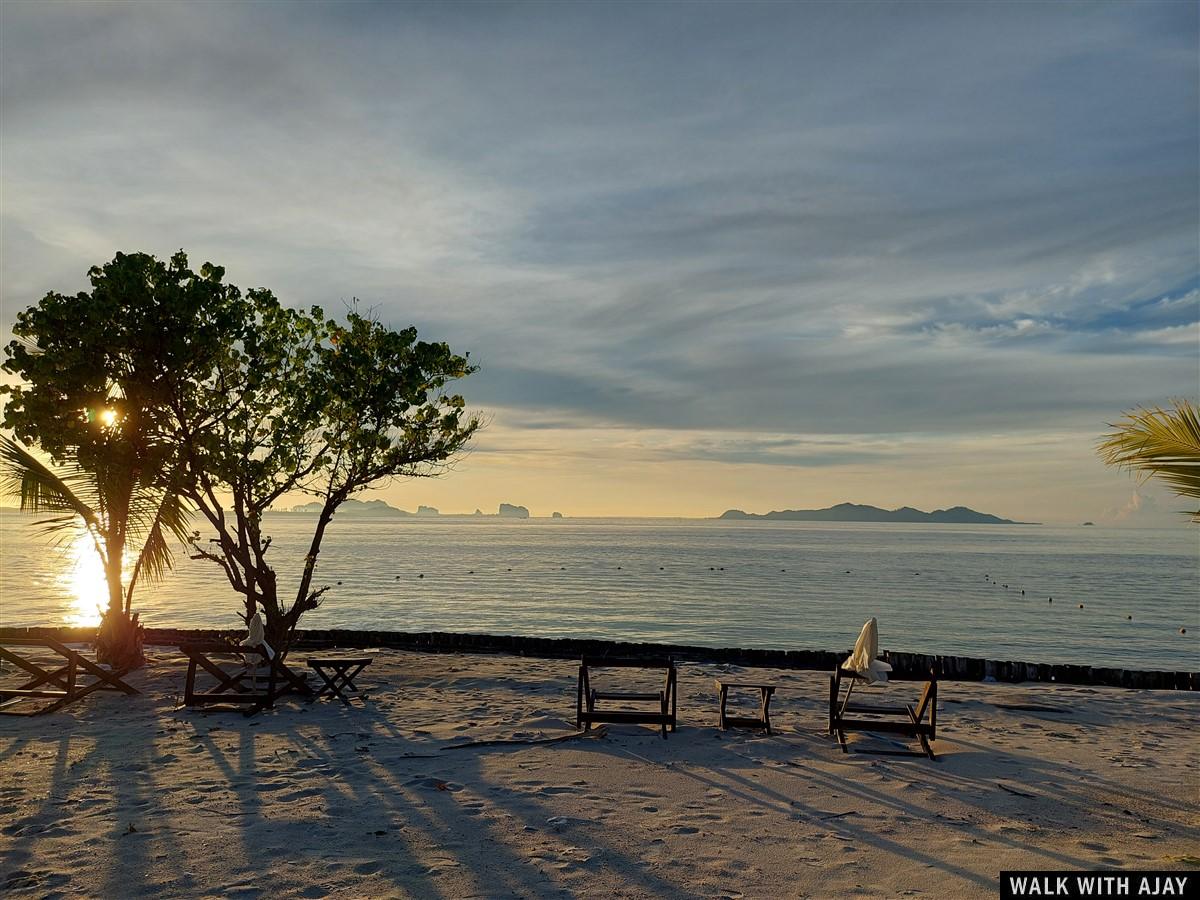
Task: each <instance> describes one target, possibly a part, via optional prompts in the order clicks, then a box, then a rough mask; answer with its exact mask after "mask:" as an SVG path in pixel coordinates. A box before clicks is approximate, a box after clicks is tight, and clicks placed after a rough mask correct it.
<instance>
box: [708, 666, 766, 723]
mask: <svg viewBox="0 0 1200 900" xmlns="http://www.w3.org/2000/svg"><path fill="white" fill-rule="evenodd" d="M730 688H751V689H756V690H757V691H758V697H759V705H758V718H757V719H752V718H747V717H744V716H727V715H726V714H725V704H726V702H727V701H728V699H729V689H730ZM774 693H775V685H773V684H763V683H761V682H757V681H753V682H751V681H722V680H721V679H720V678H718V679H717V694H718V695H719V696H720V700H721V719H720V724H721V730H722V731H724V730H725V729H727V728H730V727H733V728H761V729H763V730H764V731H766V732H767V734H771V697H772V695H773V694H774Z"/></svg>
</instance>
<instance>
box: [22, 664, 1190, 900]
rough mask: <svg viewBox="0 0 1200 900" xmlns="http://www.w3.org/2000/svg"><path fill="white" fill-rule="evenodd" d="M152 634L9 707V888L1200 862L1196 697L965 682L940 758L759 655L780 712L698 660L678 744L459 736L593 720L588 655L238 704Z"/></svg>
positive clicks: (957, 880)
mask: <svg viewBox="0 0 1200 900" xmlns="http://www.w3.org/2000/svg"><path fill="white" fill-rule="evenodd" d="M151 657H152V661H151V664H150V665H149V666H148V667H147V668H146V669H144V670H143V671H141V672H138V673H137V674H136V675H134V676H133V677H132V679H131V683H133V684H134V685H135V686H136V687H137V688H138V689H139V690H141V691H143V693H142V694H141V695H140V696H137V697H130V698H126V697H123V696H120V695H116V694H108V693H105V694H96V695H92V696H91V697H89V698H87V699H85V700H84V701H82V702H80V703H77V704H75V705H73V706H71V707H68V708H67V709H64V710H62V711H60V712H57V713H52V714H49V715H46V716H41V717H33V718H17V717H4V718H2V719H0V775H2V778H0V814H2V815H0V822H2V823H3V825H2V826H0V891H3V893H4V894H6V895H7V896H31V897H73V896H89V897H137V896H163V897H177V896H186V897H239V898H246V897H258V896H276V897H446V898H451V897H454V898H458V897H560V896H561V897H910V896H911V897H938V898H940V897H945V898H952V897H991V896H995V894H996V890H997V888H996V885H997V873H998V872H999V871H1000V870H1002V869H1062V868H1100V867H1132V868H1143V869H1148V868H1175V869H1189V868H1190V867H1193V866H1196V865H1197V864H1200V860H1197V859H1196V856H1195V855H1196V847H1197V846H1200V821H1198V816H1197V787H1198V784H1197V775H1196V772H1197V769H1196V762H1197V758H1196V757H1197V748H1196V743H1195V740H1194V731H1193V729H1194V725H1195V722H1196V718H1197V712H1198V711H1200V698H1198V697H1196V696H1195V695H1191V694H1186V693H1178V692H1167V691H1159V692H1138V691H1128V690H1120V689H1110V688H1085V687H1046V686H1044V685H1042V686H1036V687H1035V686H1028V687H1026V686H1020V685H1015V686H1014V685H988V684H976V683H956V682H945V683H943V685H942V698H941V705H940V713H939V715H940V721H939V739H938V740H937V742H936V744H935V745H934V746H935V750H936V751H937V753H938V754H939V761H938V762H931V761H929V760H927V759H923V758H915V757H913V758H910V757H895V756H876V755H870V754H866V753H851V754H843V753H842V752H841V751H840V750H839V749H838V747H837V745H836V743H835V742H834V741H833V740H832V739H831V738H830V737H828V736H827V735H826V734H825V733H824V730H823V729H824V724H825V719H824V716H825V706H824V702H825V701H824V698H825V697H826V692H827V678H826V676H825V675H824V674H822V673H818V672H785V671H767V670H761V671H760V670H756V671H754V672H753V674H754V675H755V676H764V677H767V678H769V679H771V680H772V681H775V682H776V683H777V684H778V685H779V691H778V694H777V696H776V700H775V703H774V706H773V708H772V714H773V718H774V724H775V726H776V730H777V732H778V733H777V734H776V735H774V736H766V735H764V734H761V733H759V732H752V731H740V730H730V731H726V732H722V731H720V730H719V729H718V728H716V727H715V721H716V701H715V691H714V688H713V679H714V677H719V676H721V675H723V674H729V673H730V671H731V670H730V669H729V668H728V667H721V666H712V665H688V664H684V665H683V666H682V667H681V669H680V697H679V702H680V726H679V730H678V731H677V732H676V733H675V734H672V735H671V736H670V738H669V739H668V740H666V741H664V740H662V739H661V738H660V737H659V736H658V734H657V732H655V731H654V730H653V729H651V728H649V727H640V726H608V727H607V728H606V729H604V730H603V731H602V732H592V733H591V734H590V735H584V736H580V737H577V738H572V739H569V740H566V741H562V742H559V743H553V744H489V745H483V746H465V747H462V748H461V749H452V748H454V747H455V745H459V744H463V743H464V742H465V741H492V740H499V741H519V740H539V739H543V738H555V737H563V736H568V735H573V734H575V733H576V732H575V729H574V728H573V726H572V724H571V722H570V721H569V720H570V718H571V716H572V710H573V703H574V683H575V682H574V678H575V666H574V665H573V664H572V663H571V662H570V661H567V660H542V659H528V658H519V657H505V656H460V655H450V654H444V655H427V654H416V653H406V652H400V651H378V652H376V653H375V663H374V665H372V666H371V668H369V669H368V670H367V672H366V673H365V674H364V675H363V676H362V678H361V679H360V687H363V688H365V689H367V690H368V691H369V697H368V699H367V700H366V702H365V704H362V705H359V704H357V703H356V704H355V705H354V706H351V707H347V706H344V705H343V704H341V703H338V702H327V701H318V702H315V703H308V702H305V701H302V700H299V699H287V700H284V701H281V702H280V704H279V705H278V706H277V707H276V708H275V709H273V710H268V711H265V712H263V713H261V714H259V715H257V716H255V717H252V718H244V717H243V716H241V715H239V714H237V713H230V712H222V711H207V712H201V711H198V710H194V709H184V708H180V707H179V700H180V696H181V694H182V687H183V677H184V665H183V660H182V658H181V657H179V656H178V655H177V654H176V653H175V652H174V651H173V650H171V649H168V648H153V649H152V651H151ZM732 671H733V672H737V671H738V670H737V669H733V670H732ZM881 690H886V691H887V692H888V693H889V694H890V695H893V696H894V698H900V697H907V696H909V695H915V692H916V686H915V685H914V684H913V683H895V684H892V685H890V686H888V687H887V688H884V689H881ZM889 699H893V697H889ZM1021 706H1024V707H1035V708H1034V709H1028V708H1026V709H1019V708H1016V707H1021ZM853 740H854V742H855V743H856V744H857V745H858V746H859V747H862V748H865V747H867V746H870V745H871V742H872V741H873V740H874V739H872V738H869V737H859V738H857V739H853ZM875 746H880V745H878V744H875ZM889 746H890V745H889Z"/></svg>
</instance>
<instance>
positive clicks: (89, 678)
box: [0, 638, 137, 716]
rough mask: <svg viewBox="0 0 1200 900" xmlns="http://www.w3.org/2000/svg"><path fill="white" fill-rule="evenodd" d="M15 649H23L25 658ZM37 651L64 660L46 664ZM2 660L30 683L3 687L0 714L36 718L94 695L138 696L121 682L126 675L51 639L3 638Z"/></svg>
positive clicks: (0, 647)
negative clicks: (27, 705)
mask: <svg viewBox="0 0 1200 900" xmlns="http://www.w3.org/2000/svg"><path fill="white" fill-rule="evenodd" d="M13 648H24V649H25V652H24V654H23V655H22V654H21V653H19V652H15V651H14V649H13ZM35 648H41V649H43V650H49V651H50V652H52V653H54V654H55V655H56V656H59V657H62V660H61V665H60V664H59V660H57V659H56V660H55V662H54V663H53V664H47V663H46V662H45V661H44V660H45V656H46V654H44V653H43V654H37V653H33V652H30V651H33V650H34V649H35ZM0 660H3V662H4V663H7V664H9V665H12V666H13V667H14V668H15V669H17V670H19V671H21V672H23V673H25V674H26V675H28V676H29V678H28V680H27V681H24V682H23V683H21V684H19V685H17V686H16V687H11V688H4V687H0V714H4V715H10V716H36V715H40V714H42V713H48V712H53V711H54V710H56V709H62V707H64V706H66V705H67V704H69V703H74V702H75V701H76V700H81V699H82V698H84V697H86V696H87V695H88V694H91V693H93V692H94V691H120V692H121V693H123V694H136V693H137V690H136V689H134V688H132V687H130V686H129V685H128V684H126V683H125V682H124V681H123V680H122V677H121V676H122V675H124V674H125V673H124V672H112V671H109V670H108V669H105V668H104V667H103V666H100V665H98V664H96V663H94V662H92V661H91V660H90V659H88V658H87V657H86V656H84V655H83V654H82V653H80V652H79V651H78V650H72V649H71V648H70V647H67V646H66V645H65V644H62V643H60V642H58V641H56V640H54V639H52V638H0ZM34 700H48V701H50V702H49V703H48V704H45V705H42V706H39V707H33V708H24V709H15V708H14V707H16V706H18V705H19V704H22V703H25V702H28V701H34Z"/></svg>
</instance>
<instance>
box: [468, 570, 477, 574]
mask: <svg viewBox="0 0 1200 900" xmlns="http://www.w3.org/2000/svg"><path fill="white" fill-rule="evenodd" d="M467 574H468V575H474V574H475V570H474V569H472V570H471V571H470V572H468V573H467Z"/></svg>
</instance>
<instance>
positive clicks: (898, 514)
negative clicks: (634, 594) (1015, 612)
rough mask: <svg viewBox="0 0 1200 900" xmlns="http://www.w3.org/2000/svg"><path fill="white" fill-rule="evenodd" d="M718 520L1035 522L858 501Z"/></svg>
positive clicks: (730, 513)
mask: <svg viewBox="0 0 1200 900" xmlns="http://www.w3.org/2000/svg"><path fill="white" fill-rule="evenodd" d="M718 518H720V519H774V520H780V521H787V522H924V523H935V524H949V525H1037V524H1039V523H1037V522H1015V521H1013V520H1012V519H1002V518H1000V517H999V516H993V515H990V514H988V513H981V512H977V511H976V510H973V509H968V508H967V507H965V506H952V507H950V508H949V509H935V510H934V511H933V512H923V511H921V510H919V509H914V508H913V507H911V506H902V507H900V508H899V509H880V508H879V507H878V506H865V505H863V504H859V503H839V504H838V505H837V506H830V507H828V508H826V509H780V510H775V511H773V512H769V513H748V512H743V511H742V510H740V509H727V510H725V512H723V513H721V515H720V516H718Z"/></svg>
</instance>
